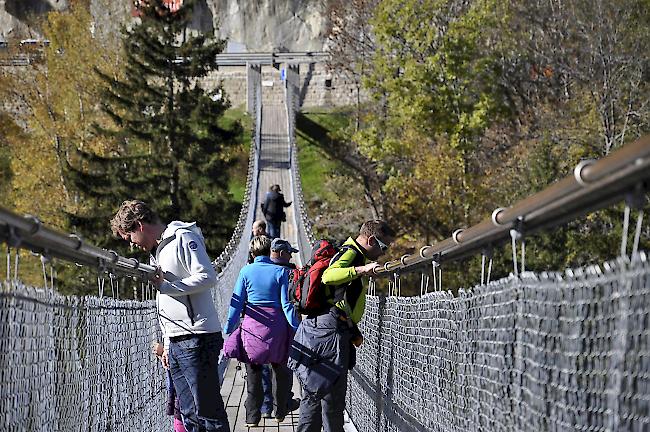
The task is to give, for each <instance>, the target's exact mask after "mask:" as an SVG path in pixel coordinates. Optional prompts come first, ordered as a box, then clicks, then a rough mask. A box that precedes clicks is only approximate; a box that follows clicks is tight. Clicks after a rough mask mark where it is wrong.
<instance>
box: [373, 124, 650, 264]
mask: <svg viewBox="0 0 650 432" xmlns="http://www.w3.org/2000/svg"><path fill="white" fill-rule="evenodd" d="M648 179H650V135H647V136H645V137H642V138H640V139H638V140H636V141H634V142H633V143H630V144H628V145H626V146H624V147H622V148H621V149H619V150H617V151H616V152H614V153H612V154H610V155H608V156H606V157H604V158H602V159H600V160H598V161H593V160H589V161H583V162H581V163H579V164H578V165H577V166H576V167H575V169H574V172H573V175H571V176H568V177H566V178H564V179H562V180H560V181H558V182H557V183H555V184H553V185H551V186H549V187H548V188H546V189H544V190H542V191H541V192H538V193H536V194H534V195H531V196H530V197H528V198H525V199H523V200H521V201H518V202H517V203H515V204H513V205H512V206H510V207H508V208H498V209H496V210H494V212H493V213H492V216H491V217H490V218H488V219H485V220H484V221H482V222H480V223H479V224H476V225H474V226H472V227H470V228H467V229H460V230H455V231H454V234H453V235H452V236H451V237H449V238H447V239H445V240H443V241H441V242H439V243H436V244H434V245H430V246H424V247H422V248H421V249H420V251H419V253H418V254H413V255H405V256H403V257H401V258H400V259H396V260H392V261H388V262H386V263H385V264H384V265H383V267H381V268H379V269H377V270H376V271H375V274H376V275H377V276H386V275H392V274H394V273H407V272H410V271H414V270H416V269H418V268H419V267H421V266H422V265H424V264H429V263H430V262H431V261H436V262H442V261H451V260H454V259H460V258H463V257H466V256H468V255H471V254H473V253H476V252H477V251H480V250H481V249H485V248H486V247H489V246H490V245H493V244H494V243H496V242H499V241H503V240H504V239H506V238H509V236H510V230H511V229H519V230H524V231H525V233H532V232H535V231H538V230H541V229H544V228H548V227H551V226H557V225H559V224H561V223H564V222H566V221H569V220H572V219H574V218H576V217H578V216H581V215H584V214H587V213H589V212H591V211H594V210H598V209H602V208H605V207H607V206H609V205H611V204H613V203H616V202H618V201H620V200H621V199H622V198H623V197H624V196H625V194H626V193H629V192H631V191H634V190H635V188H637V189H638V188H639V185H640V184H643V182H645V181H646V180H648ZM645 189H646V188H645V186H644V187H643V188H641V191H640V192H641V193H643V191H644V190H645Z"/></svg>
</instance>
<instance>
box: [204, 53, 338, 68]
mask: <svg viewBox="0 0 650 432" xmlns="http://www.w3.org/2000/svg"><path fill="white" fill-rule="evenodd" d="M329 58H330V54H329V53H327V52H320V51H318V52H282V53H280V52H265V53H222V54H217V65H219V66H245V65H246V64H248V63H251V64H260V65H275V64H280V63H283V64H309V63H323V62H326V61H327V60H329Z"/></svg>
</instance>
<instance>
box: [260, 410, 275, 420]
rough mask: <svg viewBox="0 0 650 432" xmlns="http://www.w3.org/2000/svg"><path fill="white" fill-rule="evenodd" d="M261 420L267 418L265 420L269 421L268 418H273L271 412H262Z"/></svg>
mask: <svg viewBox="0 0 650 432" xmlns="http://www.w3.org/2000/svg"><path fill="white" fill-rule="evenodd" d="M262 418H267V419H269V418H273V414H272V413H271V411H269V412H263V413H262Z"/></svg>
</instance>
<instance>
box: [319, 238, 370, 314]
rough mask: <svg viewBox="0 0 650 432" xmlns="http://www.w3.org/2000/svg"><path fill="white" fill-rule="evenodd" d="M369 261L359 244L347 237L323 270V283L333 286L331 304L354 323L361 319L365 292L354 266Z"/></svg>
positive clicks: (364, 305) (364, 304) (364, 303)
mask: <svg viewBox="0 0 650 432" xmlns="http://www.w3.org/2000/svg"><path fill="white" fill-rule="evenodd" d="M369 261H370V260H369V259H368V257H366V256H365V254H364V249H363V248H362V247H361V245H359V243H357V242H356V241H355V240H354V239H353V238H352V237H349V238H348V239H347V240H346V241H345V243H343V245H342V246H341V250H340V251H339V252H338V253H337V254H336V255H334V257H333V258H332V260H331V261H330V265H329V267H328V268H327V270H325V272H323V277H322V281H323V283H324V284H325V285H326V286H331V287H333V288H334V300H333V304H334V305H335V306H336V307H337V308H339V309H341V310H342V311H343V312H345V314H346V315H347V316H348V317H349V318H350V319H352V322H353V323H354V324H358V323H359V321H361V317H362V316H363V311H364V309H365V307H366V292H367V289H366V288H365V287H364V286H363V283H362V282H361V279H360V277H359V275H357V272H356V271H355V270H354V268H355V267H358V266H362V265H365V264H366V263H368V262H369Z"/></svg>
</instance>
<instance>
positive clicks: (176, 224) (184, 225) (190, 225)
mask: <svg viewBox="0 0 650 432" xmlns="http://www.w3.org/2000/svg"><path fill="white" fill-rule="evenodd" d="M179 229H185V230H188V231H192V232H193V233H194V234H196V235H198V236H199V237H200V238H201V240H203V243H205V239H204V238H203V233H202V232H201V228H199V227H198V226H196V222H182V221H173V222H170V223H169V225H167V228H165V231H164V232H163V235H162V239H163V240H164V239H166V238H167V237H172V236H175V235H176V231H178V230H179Z"/></svg>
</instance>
